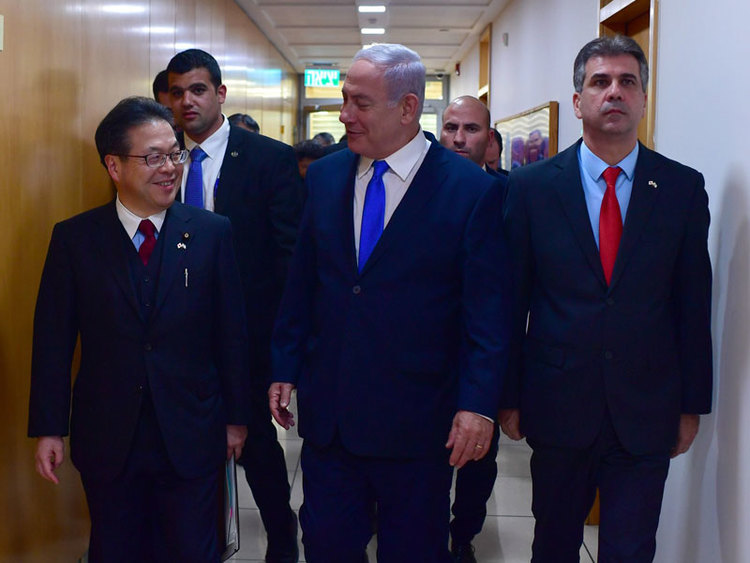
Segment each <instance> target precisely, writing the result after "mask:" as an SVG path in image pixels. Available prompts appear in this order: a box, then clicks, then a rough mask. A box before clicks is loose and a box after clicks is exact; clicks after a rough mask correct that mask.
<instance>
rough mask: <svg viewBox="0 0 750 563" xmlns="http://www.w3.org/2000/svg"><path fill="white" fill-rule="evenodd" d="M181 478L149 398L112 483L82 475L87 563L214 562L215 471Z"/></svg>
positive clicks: (216, 553) (217, 481)
mask: <svg viewBox="0 0 750 563" xmlns="http://www.w3.org/2000/svg"><path fill="white" fill-rule="evenodd" d="M222 469H223V463H222V462H221V460H218V464H217V466H216V471H214V472H212V473H211V474H209V475H206V476H204V477H200V478H197V479H183V478H181V477H180V476H179V475H178V474H177V473H176V471H175V470H174V467H173V466H172V463H171V462H170V461H169V458H168V457H167V452H166V449H165V446H164V442H163V440H162V437H161V432H160V430H159V426H158V424H157V422H156V418H155V413H154V412H153V407H152V406H151V404H150V401H149V400H146V401H144V408H143V409H142V412H141V416H140V419H139V422H138V427H137V430H136V434H135V437H134V440H133V445H132V449H131V452H130V455H129V457H128V460H127V462H126V464H125V467H124V469H123V471H122V473H121V474H120V475H118V476H117V477H116V478H115V479H114V480H113V481H110V482H100V481H98V480H97V479H96V478H95V477H94V476H88V475H82V476H81V478H82V481H83V487H84V490H85V491H86V500H87V501H88V506H89V513H90V515H91V538H90V541H89V561H90V562H91V563H132V562H133V561H139V562H143V563H152V562H153V563H161V562H163V561H181V562H188V563H213V562H218V561H219V560H220V550H221V548H223V543H222V545H221V546H220V545H219V544H220V542H219V537H218V534H219V532H218V521H219V514H220V510H221V504H220V503H222V502H223V500H222V496H221V481H220V478H221V475H222V473H221V472H222Z"/></svg>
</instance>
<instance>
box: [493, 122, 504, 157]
mask: <svg viewBox="0 0 750 563" xmlns="http://www.w3.org/2000/svg"><path fill="white" fill-rule="evenodd" d="M492 134H493V135H494V136H495V143H497V148H498V150H497V156H498V157H501V156H503V136H502V135H501V134H500V132H499V131H498V130H497V129H495V128H494V127H493V128H492Z"/></svg>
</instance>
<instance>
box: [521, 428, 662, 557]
mask: <svg viewBox="0 0 750 563" xmlns="http://www.w3.org/2000/svg"><path fill="white" fill-rule="evenodd" d="M528 442H529V445H530V446H531V447H532V449H533V454H532V456H531V478H532V484H533V500H532V505H531V509H532V512H533V513H534V518H535V519H536V525H535V527H534V543H533V548H532V552H533V555H532V559H531V560H532V562H534V563H547V562H549V563H567V562H568V561H570V562H572V561H575V562H578V557H579V550H580V547H581V542H582V541H583V524H584V521H585V519H586V516H587V515H588V512H589V510H590V509H591V506H592V504H593V502H594V496H595V494H596V488H597V487H599V498H600V517H601V520H600V525H599V556H598V560H599V562H600V563H608V562H609V563H614V562H617V563H635V562H650V561H653V558H654V552H655V551H656V539H655V537H656V528H657V526H658V524H659V513H660V512H661V500H662V496H663V494H664V481H665V480H666V478H667V472H668V470H669V452H662V453H657V454H652V455H633V454H631V453H629V452H627V451H626V450H625V449H624V448H623V447H622V444H621V443H620V441H619V439H618V438H617V434H616V433H615V430H614V427H613V426H612V422H611V419H610V417H609V416H608V415H607V416H606V417H605V421H604V424H603V427H602V430H601V432H600V433H599V435H598V437H597V439H596V440H595V442H594V443H593V444H592V445H591V446H589V447H588V448H584V449H572V448H557V447H552V446H546V445H544V444H542V443H540V442H538V441H536V440H528Z"/></svg>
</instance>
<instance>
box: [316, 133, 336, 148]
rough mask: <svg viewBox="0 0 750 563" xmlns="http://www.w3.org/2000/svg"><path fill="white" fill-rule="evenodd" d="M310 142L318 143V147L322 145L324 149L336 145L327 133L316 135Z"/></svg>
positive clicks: (334, 140)
mask: <svg viewBox="0 0 750 563" xmlns="http://www.w3.org/2000/svg"><path fill="white" fill-rule="evenodd" d="M312 140H313V142H315V143H318V144H319V145H322V146H324V147H327V146H328V145H334V144H336V139H335V138H334V136H333V135H331V134H330V133H328V132H327V131H323V132H321V133H318V134H317V135H315V136H314V137H313V138H312Z"/></svg>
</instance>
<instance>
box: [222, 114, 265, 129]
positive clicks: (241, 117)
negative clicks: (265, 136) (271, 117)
mask: <svg viewBox="0 0 750 563" xmlns="http://www.w3.org/2000/svg"><path fill="white" fill-rule="evenodd" d="M227 119H229V124H230V125H239V124H240V123H242V124H243V125H244V126H245V127H247V128H248V129H250V130H251V131H255V132H256V133H260V125H258V122H257V121H255V120H254V119H253V118H252V117H250V116H249V115H247V114H246V113H233V114H232V115H230V116H229V117H228V118H227Z"/></svg>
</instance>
